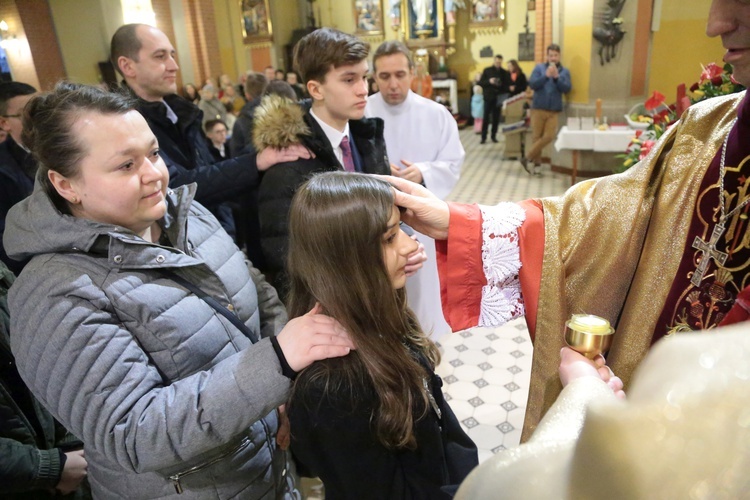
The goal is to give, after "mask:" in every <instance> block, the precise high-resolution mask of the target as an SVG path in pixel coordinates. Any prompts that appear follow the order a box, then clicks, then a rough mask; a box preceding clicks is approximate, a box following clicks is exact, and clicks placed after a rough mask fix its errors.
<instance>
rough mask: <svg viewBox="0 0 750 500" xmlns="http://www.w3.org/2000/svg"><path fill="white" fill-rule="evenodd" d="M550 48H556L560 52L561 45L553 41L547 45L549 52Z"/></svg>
mask: <svg viewBox="0 0 750 500" xmlns="http://www.w3.org/2000/svg"><path fill="white" fill-rule="evenodd" d="M550 50H554V51H555V52H560V46H559V45H557V44H556V43H551V44H549V45H547V52H549V51H550Z"/></svg>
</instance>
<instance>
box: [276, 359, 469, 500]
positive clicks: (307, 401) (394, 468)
mask: <svg viewBox="0 0 750 500" xmlns="http://www.w3.org/2000/svg"><path fill="white" fill-rule="evenodd" d="M338 362H339V361H338V360H326V361H323V363H338ZM314 367H315V365H313V369H314ZM310 373H311V371H310V370H308V371H304V372H302V373H301V374H300V380H298V381H297V382H296V383H297V384H301V385H298V387H299V389H298V390H297V389H296V390H295V393H294V400H293V401H292V402H291V403H290V404H289V406H288V409H289V419H290V423H291V426H290V427H291V429H292V446H291V448H292V453H293V455H294V457H295V459H296V460H297V462H298V464H299V470H300V472H301V473H302V474H303V475H309V476H317V477H320V479H321V480H322V481H323V484H324V485H325V489H326V499H328V500H336V499H350V498H356V499H358V500H368V499H372V500H381V499H388V500H406V499H409V500H416V499H423V500H440V499H448V498H451V496H452V493H455V490H456V488H457V487H458V485H459V484H460V483H461V481H463V480H464V478H465V477H466V476H467V475H468V474H469V472H470V471H471V470H472V469H473V468H474V467H475V466H476V465H477V463H478V457H477V449H476V446H475V445H474V442H473V441H472V440H471V438H469V436H467V435H466V433H465V432H464V431H463V429H461V425H460V424H459V422H458V419H457V418H456V416H455V415H454V413H453V411H452V410H451V408H450V406H449V405H448V403H447V402H446V401H445V398H444V397H443V393H442V390H441V387H442V385H443V383H442V380H441V379H440V377H439V376H438V375H436V374H435V373H434V372H432V371H431V370H430V378H429V379H428V380H430V382H431V384H430V392H432V395H433V397H434V398H435V402H436V404H437V406H438V408H439V409H440V412H441V416H440V417H438V415H437V413H436V412H435V411H434V410H433V409H432V408H430V409H429V410H428V412H427V414H426V415H425V416H424V417H423V418H421V419H420V420H418V421H417V422H416V423H415V424H414V433H415V437H416V440H417V448H416V449H415V450H400V451H393V450H389V449H387V448H386V447H385V446H383V445H382V444H381V443H380V441H378V440H377V439H376V437H375V434H374V432H373V427H372V418H373V415H374V414H375V413H376V412H377V407H376V402H377V396H376V393H375V390H374V388H373V386H372V384H371V383H369V382H364V381H363V382H362V384H361V386H357V387H349V386H348V385H346V384H336V382H333V383H331V384H330V386H331V387H335V388H336V389H333V390H331V391H329V392H326V391H324V387H323V385H324V384H325V381H324V380H323V379H324V377H318V378H317V380H315V379H314V378H310V379H309V380H315V381H314V382H310V383H309V384H306V383H305V382H306V380H305V377H307V376H308V374H310ZM419 413H421V411H420V412H419ZM419 413H417V414H419ZM443 487H445V488H446V489H445V490H443V489H442V488H443Z"/></svg>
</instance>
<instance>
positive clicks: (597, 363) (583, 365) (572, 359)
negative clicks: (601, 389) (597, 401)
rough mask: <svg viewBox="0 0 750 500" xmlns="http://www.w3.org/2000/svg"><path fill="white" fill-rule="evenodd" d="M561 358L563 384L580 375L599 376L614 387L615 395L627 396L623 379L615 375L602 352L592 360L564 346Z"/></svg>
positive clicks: (560, 370) (560, 371) (622, 397)
mask: <svg viewBox="0 0 750 500" xmlns="http://www.w3.org/2000/svg"><path fill="white" fill-rule="evenodd" d="M560 358H561V359H560V367H559V369H558V370H559V373H560V381H561V382H562V384H563V386H566V385H568V384H569V383H570V382H571V381H573V380H575V379H577V378H580V377H597V378H600V379H601V380H602V381H604V382H605V383H606V384H607V385H608V386H609V388H610V389H612V392H614V393H615V396H617V397H618V398H620V399H624V398H625V392H624V391H623V390H622V387H623V384H622V380H620V377H617V376H615V374H614V373H613V372H612V370H611V369H610V368H609V367H608V366H607V364H606V361H605V359H604V356H602V355H601V354H600V355H598V356H597V357H596V358H594V360H590V359H588V358H586V357H585V356H583V355H582V354H580V353H578V352H576V351H574V350H573V349H571V348H570V347H563V348H562V349H561V350H560Z"/></svg>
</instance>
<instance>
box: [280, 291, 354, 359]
mask: <svg viewBox="0 0 750 500" xmlns="http://www.w3.org/2000/svg"><path fill="white" fill-rule="evenodd" d="M320 310H321V308H320V304H315V307H313V308H312V309H311V310H310V312H308V313H307V314H305V315H304V316H300V317H298V318H294V319H293V320H290V321H289V322H288V323H287V324H286V326H285V327H284V328H283V329H282V330H281V332H279V335H278V336H277V340H278V342H279V347H281V350H282V351H283V352H284V357H285V358H286V362H287V363H288V364H289V366H290V367H291V368H292V370H294V371H297V372H298V371H300V370H302V369H303V368H305V367H307V366H308V365H310V364H311V363H312V362H313V361H318V360H320V359H327V358H336V357H339V356H346V355H347V354H349V351H350V350H352V349H356V346H355V345H354V343H353V342H352V341H351V339H349V334H348V333H347V331H346V330H345V329H344V327H343V326H341V324H340V323H339V322H338V321H336V320H335V319H333V318H331V317H330V316H326V315H325V314H321V313H320Z"/></svg>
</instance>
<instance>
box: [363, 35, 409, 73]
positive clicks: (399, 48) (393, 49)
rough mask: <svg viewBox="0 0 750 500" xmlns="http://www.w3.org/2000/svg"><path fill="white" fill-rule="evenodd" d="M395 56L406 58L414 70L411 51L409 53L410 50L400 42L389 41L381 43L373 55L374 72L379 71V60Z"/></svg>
mask: <svg viewBox="0 0 750 500" xmlns="http://www.w3.org/2000/svg"><path fill="white" fill-rule="evenodd" d="M394 54H403V55H404V56H406V60H407V61H408V62H409V69H413V68H414V61H412V59H411V51H409V48H408V47H407V46H406V45H404V44H403V43H402V42H399V41H398V40H388V41H387V42H383V43H381V44H380V46H379V47H378V48H377V50H376V51H375V53H374V54H373V55H372V66H373V68H374V70H375V71H377V70H378V59H380V58H381V57H385V56H392V55H394Z"/></svg>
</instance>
